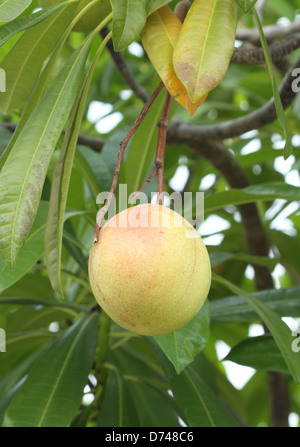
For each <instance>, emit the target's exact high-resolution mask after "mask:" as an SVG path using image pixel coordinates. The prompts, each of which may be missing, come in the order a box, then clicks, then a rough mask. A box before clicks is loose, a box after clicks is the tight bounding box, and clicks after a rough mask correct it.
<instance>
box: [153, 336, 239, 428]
mask: <svg viewBox="0 0 300 447" xmlns="http://www.w3.org/2000/svg"><path fill="white" fill-rule="evenodd" d="M149 341H150V344H151V345H152V347H153V349H154V351H155V352H156V355H157V357H158V360H159V362H160V364H161V365H162V367H163V369H164V371H165V375H166V378H167V381H168V384H169V386H170V388H171V391H172V393H173V396H174V399H175V402H176V404H177V406H178V408H179V411H180V413H179V414H180V417H181V418H182V419H183V421H184V422H185V424H186V425H187V426H188V427H236V426H238V423H237V421H236V419H235V418H234V417H233V415H232V414H231V413H230V412H229V411H228V410H227V408H226V407H225V406H224V404H223V403H222V401H221V400H220V399H219V397H218V396H217V395H216V394H215V392H214V390H213V389H212V388H211V387H210V384H209V383H208V382H207V381H206V379H205V378H204V377H205V373H203V371H202V362H201V361H200V362H199V361H198V358H197V357H196V359H195V360H194V362H193V363H192V364H191V365H188V366H187V367H186V368H185V369H184V370H183V371H182V372H181V373H180V374H177V373H176V371H175V370H174V368H173V366H172V365H171V363H170V362H169V361H168V359H167V358H166V356H165V355H164V353H163V352H162V351H161V350H160V349H159V347H158V346H157V345H155V342H154V341H152V340H151V339H150V340H149ZM200 355H201V354H200ZM198 357H199V356H198ZM209 380H210V381H211V378H210V379H209Z"/></svg>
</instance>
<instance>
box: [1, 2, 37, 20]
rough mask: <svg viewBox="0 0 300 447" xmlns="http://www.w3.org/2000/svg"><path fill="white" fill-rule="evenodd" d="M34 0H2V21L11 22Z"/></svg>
mask: <svg viewBox="0 0 300 447" xmlns="http://www.w3.org/2000/svg"><path fill="white" fill-rule="evenodd" d="M31 2H32V0H23V1H22V2H20V1H19V0H0V22H9V21H10V20H13V19H15V18H16V17H18V16H19V15H20V14H21V13H22V12H23V11H24V10H25V9H26V8H27V6H29V5H30V3H31Z"/></svg>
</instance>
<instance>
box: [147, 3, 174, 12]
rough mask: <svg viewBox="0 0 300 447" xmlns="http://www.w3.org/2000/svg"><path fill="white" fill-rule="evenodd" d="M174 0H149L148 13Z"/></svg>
mask: <svg viewBox="0 0 300 447" xmlns="http://www.w3.org/2000/svg"><path fill="white" fill-rule="evenodd" d="M171 1H172V0H147V15H148V16H149V15H150V14H152V13H153V12H154V11H156V10H157V9H159V8H162V7H163V6H165V5H167V4H168V3H170V2H171Z"/></svg>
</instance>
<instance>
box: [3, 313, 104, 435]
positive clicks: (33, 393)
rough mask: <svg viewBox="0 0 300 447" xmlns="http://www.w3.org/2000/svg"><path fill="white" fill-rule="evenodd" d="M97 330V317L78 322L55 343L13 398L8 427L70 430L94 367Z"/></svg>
mask: <svg viewBox="0 0 300 447" xmlns="http://www.w3.org/2000/svg"><path fill="white" fill-rule="evenodd" d="M97 329H98V315H96V314H94V315H91V316H89V317H84V318H82V319H80V320H78V321H77V322H76V323H74V324H73V325H72V326H71V327H70V328H69V329H67V330H66V331H65V332H64V333H63V334H62V335H61V336H60V337H59V338H58V339H57V340H55V342H54V343H53V345H52V346H51V347H50V348H49V349H48V350H47V351H46V352H45V354H44V355H43V356H41V358H40V359H39V361H38V362H36V363H35V365H34V366H33V367H32V368H31V369H30V371H29V374H28V378H27V380H26V382H25V383H24V385H23V386H22V387H21V388H20V389H19V391H18V392H17V393H16V395H15V396H14V398H13V399H12V401H11V403H10V405H9V407H8V410H7V415H6V420H7V425H10V426H15V427H66V426H68V425H69V424H70V423H71V421H72V419H73V417H74V416H75V413H76V411H77V410H78V407H79V405H80V402H81V399H82V394H83V388H84V386H85V384H86V383H87V379H88V374H89V371H90V369H91V366H92V361H93V356H94V351H95V345H96V339H97Z"/></svg>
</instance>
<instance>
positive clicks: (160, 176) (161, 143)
mask: <svg viewBox="0 0 300 447" xmlns="http://www.w3.org/2000/svg"><path fill="white" fill-rule="evenodd" d="M172 99H173V98H172V96H171V95H170V93H169V92H168V91H167V92H166V97H165V103H164V108H163V111H162V114H161V118H160V121H159V123H158V127H159V131H158V140H157V150H156V156H155V162H154V168H156V181H157V192H158V195H157V204H158V205H163V203H164V158H165V147H166V139H167V129H168V122H169V117H170V111H171V106H172Z"/></svg>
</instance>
